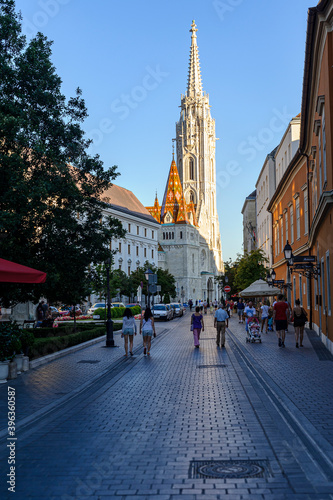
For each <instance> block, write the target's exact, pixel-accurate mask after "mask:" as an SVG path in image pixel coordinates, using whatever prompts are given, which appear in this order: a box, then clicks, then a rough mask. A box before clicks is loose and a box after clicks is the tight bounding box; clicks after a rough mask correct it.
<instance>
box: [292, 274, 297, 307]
mask: <svg viewBox="0 0 333 500" xmlns="http://www.w3.org/2000/svg"><path fill="white" fill-rule="evenodd" d="M293 291H294V293H293V296H294V304H293V306H294V307H295V304H296V298H297V297H296V276H293Z"/></svg>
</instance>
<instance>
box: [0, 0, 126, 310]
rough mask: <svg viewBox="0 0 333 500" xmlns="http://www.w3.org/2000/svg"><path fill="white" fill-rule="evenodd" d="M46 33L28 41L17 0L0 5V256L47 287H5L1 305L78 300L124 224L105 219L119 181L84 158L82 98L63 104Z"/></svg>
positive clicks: (94, 159)
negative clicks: (108, 194) (107, 198)
mask: <svg viewBox="0 0 333 500" xmlns="http://www.w3.org/2000/svg"><path fill="white" fill-rule="evenodd" d="M51 46H52V43H51V42H50V41H49V40H47V38H46V37H45V36H44V35H43V34H42V33H38V34H37V35H36V37H34V38H33V39H31V40H30V41H29V43H27V41H26V39H25V37H24V36H22V34H21V16H20V14H18V13H16V12H15V3H14V0H0V254H1V257H3V258H4V259H7V260H11V261H14V262H17V263H20V264H23V265H27V266H30V267H33V268H36V269H39V270H41V271H44V272H46V273H47V281H46V283H45V284H43V285H36V286H32V285H29V286H27V285H9V284H5V286H4V284H1V283H0V301H1V302H2V303H3V305H8V304H10V303H16V302H24V301H26V300H29V299H34V300H38V298H39V297H40V296H41V295H44V296H45V297H47V298H48V300H50V301H51V302H53V301H63V302H65V303H76V302H79V301H80V300H81V299H82V298H83V297H85V296H86V295H87V293H88V292H89V287H90V284H91V276H90V264H94V263H95V264H98V263H100V262H103V261H105V260H106V259H107V258H108V257H109V256H110V250H109V242H110V240H111V238H112V237H114V236H115V237H123V236H124V234H125V232H124V231H123V229H122V226H121V223H120V222H119V221H118V220H117V219H114V218H111V217H103V221H102V212H103V209H104V208H106V204H105V203H103V202H102V201H101V195H102V193H103V192H104V191H105V190H106V189H107V188H108V187H109V186H110V183H111V182H112V181H113V180H114V179H115V178H116V177H117V175H118V173H117V167H116V166H111V167H108V168H104V167H103V163H102V161H101V160H100V158H99V156H98V155H95V156H91V155H90V154H89V153H88V148H89V145H90V144H91V141H90V140H89V138H86V137H85V134H84V130H83V128H82V125H81V124H82V123H83V122H84V120H85V118H86V117H87V109H86V106H85V102H84V100H83V98H82V92H81V90H80V89H79V88H77V89H76V92H75V96H74V97H72V98H70V99H68V100H67V99H66V98H65V96H64V95H63V94H62V92H61V79H60V77H59V76H58V75H57V74H56V71H55V68H54V66H53V64H52V62H51V55H52V52H51Z"/></svg>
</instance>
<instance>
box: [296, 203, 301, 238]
mask: <svg viewBox="0 0 333 500" xmlns="http://www.w3.org/2000/svg"><path fill="white" fill-rule="evenodd" d="M300 237H301V214H300V210H299V198H297V200H296V239H297V240H299V239H300Z"/></svg>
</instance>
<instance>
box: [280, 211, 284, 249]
mask: <svg viewBox="0 0 333 500" xmlns="http://www.w3.org/2000/svg"><path fill="white" fill-rule="evenodd" d="M283 248H284V244H283V218H281V249H283Z"/></svg>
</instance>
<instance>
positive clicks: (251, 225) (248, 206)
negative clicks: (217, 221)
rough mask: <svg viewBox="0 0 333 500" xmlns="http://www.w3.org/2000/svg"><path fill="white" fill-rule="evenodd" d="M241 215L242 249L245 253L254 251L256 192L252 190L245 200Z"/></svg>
mask: <svg viewBox="0 0 333 500" xmlns="http://www.w3.org/2000/svg"><path fill="white" fill-rule="evenodd" d="M242 215H243V248H244V253H245V252H252V250H255V249H256V241H257V223H256V191H255V190H254V191H253V192H252V193H251V194H249V196H247V197H246V198H245V201H244V205H243V208H242Z"/></svg>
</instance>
